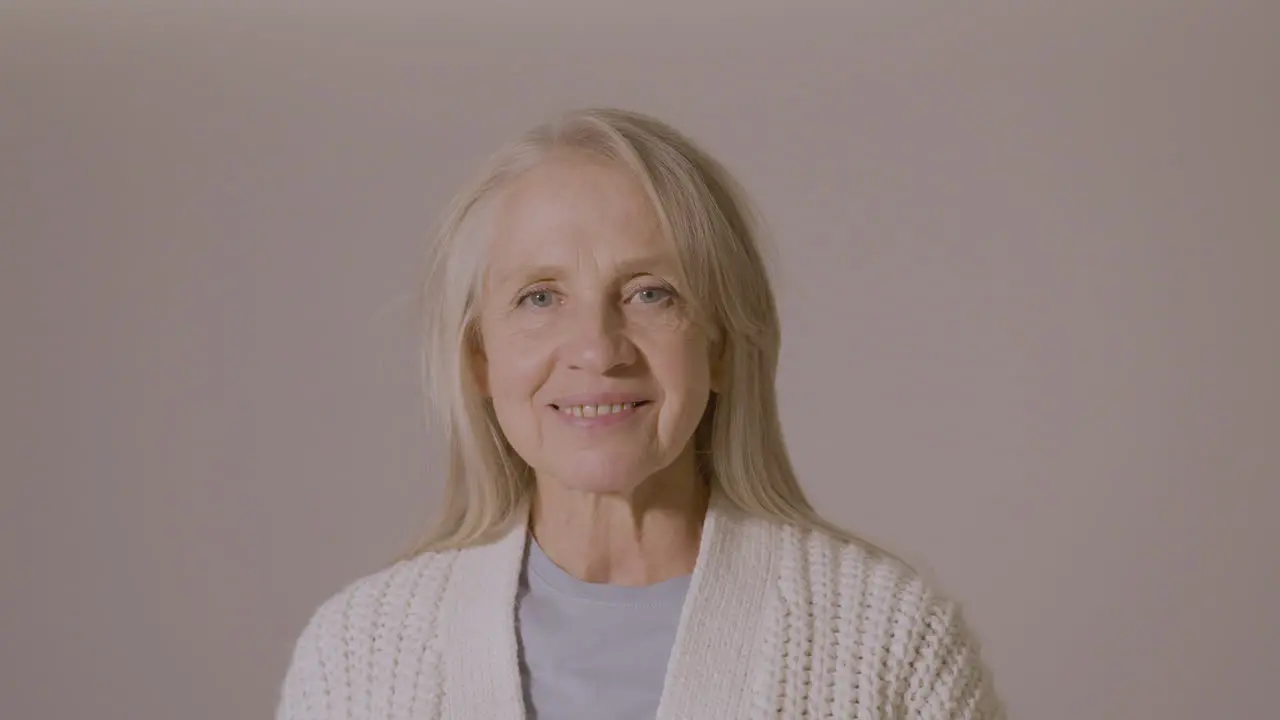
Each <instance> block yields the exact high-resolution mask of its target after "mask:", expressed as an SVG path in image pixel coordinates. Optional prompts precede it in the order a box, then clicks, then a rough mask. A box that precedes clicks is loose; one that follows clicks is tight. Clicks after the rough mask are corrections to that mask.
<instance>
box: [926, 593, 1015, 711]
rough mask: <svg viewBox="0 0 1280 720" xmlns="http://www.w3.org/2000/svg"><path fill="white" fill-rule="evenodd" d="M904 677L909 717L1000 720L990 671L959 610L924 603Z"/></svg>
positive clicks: (938, 603) (941, 601)
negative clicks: (913, 655) (911, 659)
mask: <svg viewBox="0 0 1280 720" xmlns="http://www.w3.org/2000/svg"><path fill="white" fill-rule="evenodd" d="M926 607H927V608H928V610H927V611H926V613H925V616H924V617H923V618H922V622H923V623H924V625H923V628H922V632H921V633H920V636H919V644H918V646H917V648H916V661H915V662H914V663H912V664H911V670H910V673H911V676H910V677H909V678H908V679H907V683H906V684H907V695H908V697H907V702H906V706H907V709H908V717H911V718H919V719H921V720H1005V718H1006V715H1005V710H1004V707H1003V703H1002V702H1001V700H1000V698H999V697H998V695H997V694H996V688H995V683H994V679H993V677H992V672H991V669H990V668H989V667H988V666H987V664H986V662H985V661H984V659H983V657H982V655H981V652H980V650H979V647H978V642H977V640H976V639H975V638H974V636H973V634H972V632H971V631H970V629H969V627H968V624H967V623H966V621H965V619H964V617H963V614H962V612H961V610H960V606H959V605H958V604H957V603H956V602H954V601H951V600H948V599H944V598H935V599H934V600H933V602H931V603H928V604H927V605H926Z"/></svg>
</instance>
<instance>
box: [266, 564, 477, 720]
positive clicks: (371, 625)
mask: <svg viewBox="0 0 1280 720" xmlns="http://www.w3.org/2000/svg"><path fill="white" fill-rule="evenodd" d="M457 554H458V551H450V552H444V553H424V554H422V555H419V556H417V557H414V558H411V559H407V560H402V561H399V562H397V563H396V564H394V565H392V566H390V567H387V568H385V569H382V570H380V571H377V572H374V573H370V574H368V575H366V576H364V577H361V578H359V579H357V580H355V581H353V582H350V583H349V584H347V585H346V586H345V587H343V588H341V589H340V590H338V591H337V592H335V593H333V594H332V595H331V596H329V597H328V598H327V599H325V600H324V601H323V602H321V603H320V604H319V605H318V606H317V607H316V609H315V610H314V611H313V612H312V613H311V615H310V617H309V618H308V619H307V621H306V623H305V625H304V626H303V628H302V631H301V633H300V634H299V635H298V638H297V640H296V641H295V643H294V646H293V650H292V654H291V656H290V659H289V666H288V669H287V672H286V675H285V679H284V682H283V684H282V686H281V689H280V697H279V704H278V708H277V717H278V718H289V719H293V718H308V719H311V718H330V717H333V718H348V717H353V716H356V715H359V716H362V717H363V716H365V713H363V712H361V713H357V712H356V708H357V706H359V705H360V703H361V700H362V699H364V700H365V702H366V703H367V702H376V701H375V700H373V698H375V697H377V696H378V695H380V694H379V693H377V692H375V690H376V688H375V687H374V685H375V684H376V683H379V682H384V683H385V682H386V681H388V680H390V679H391V678H389V677H385V676H386V674H387V673H388V672H391V668H395V667H399V668H400V669H401V670H402V671H408V672H414V670H413V668H412V667H408V666H411V665H415V664H420V663H423V662H425V661H426V660H427V658H426V656H427V655H428V653H429V650H430V649H431V646H432V644H433V642H432V641H433V635H434V628H435V626H436V622H435V620H436V618H437V616H438V614H439V605H440V602H441V598H442V597H443V594H444V588H445V584H446V583H447V581H448V577H449V573H450V570H451V568H452V566H453V564H454V561H455V559H456V557H457ZM384 666H385V667H384ZM373 716H375V717H376V716H379V715H378V713H376V712H375V713H374V715H373ZM381 716H383V717H385V716H386V714H382V715H381Z"/></svg>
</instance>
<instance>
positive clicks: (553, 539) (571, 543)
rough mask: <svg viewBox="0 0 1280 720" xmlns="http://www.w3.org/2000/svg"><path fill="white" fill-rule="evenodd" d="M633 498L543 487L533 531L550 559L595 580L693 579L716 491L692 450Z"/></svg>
mask: <svg viewBox="0 0 1280 720" xmlns="http://www.w3.org/2000/svg"><path fill="white" fill-rule="evenodd" d="M685 455H687V456H688V457H685V456H684V455H682V456H681V458H680V459H679V460H677V461H676V462H675V463H673V464H672V466H671V467H669V468H667V469H665V470H663V471H662V472H660V473H658V474H656V475H654V476H652V477H650V478H649V479H647V480H646V481H645V482H643V483H641V485H640V486H639V487H637V488H636V489H635V490H633V491H631V492H629V493H626V494H601V493H588V492H581V491H576V490H572V489H569V488H565V487H564V486H562V485H558V484H556V483H555V482H553V481H547V482H538V483H537V490H536V492H535V494H534V500H533V508H532V515H531V522H532V531H533V535H534V537H535V538H537V541H538V545H539V546H540V547H541V548H542V550H543V552H545V553H546V554H547V557H549V558H550V559H551V561H552V562H554V563H555V564H556V565H558V566H560V567H561V568H562V569H564V570H565V572H568V573H569V574H570V575H573V576H574V577H576V578H578V579H579V580H583V581H585V582H593V583H607V584H610V585H629V586H641V585H652V584H654V583H658V582H662V581H663V580H669V579H671V578H674V577H680V576H682V575H688V574H689V573H691V572H693V568H694V565H695V563H696V562H697V558H698V546H699V543H700V542H701V538H702V522H703V519H704V517H705V516H706V511H707V503H708V501H709V496H710V492H709V489H708V487H707V484H706V482H705V481H704V480H702V479H701V478H700V477H699V475H698V473H697V470H696V468H695V465H694V459H693V454H692V453H685Z"/></svg>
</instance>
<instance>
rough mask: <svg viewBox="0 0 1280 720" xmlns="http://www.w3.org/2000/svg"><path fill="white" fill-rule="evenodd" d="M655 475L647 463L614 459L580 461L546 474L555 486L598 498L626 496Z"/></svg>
mask: <svg viewBox="0 0 1280 720" xmlns="http://www.w3.org/2000/svg"><path fill="white" fill-rule="evenodd" d="M654 472H655V468H651V467H649V466H648V464H647V463H637V462H635V461H634V460H632V461H628V459H626V458H618V457H616V456H615V457H608V456H606V457H594V458H583V459H582V460H580V461H578V462H576V463H574V464H573V465H572V466H568V467H562V468H556V469H555V470H552V471H550V472H548V473H546V475H547V476H549V478H548V479H549V480H550V481H551V482H554V483H555V484H556V485H559V486H560V487H562V488H564V489H566V490H575V491H577V492H585V493H598V494H602V495H626V494H629V493H631V492H632V491H634V490H635V489H636V488H637V487H639V486H640V485H642V484H643V483H644V482H645V481H646V480H648V479H649V478H650V477H651V476H652V475H653V474H654Z"/></svg>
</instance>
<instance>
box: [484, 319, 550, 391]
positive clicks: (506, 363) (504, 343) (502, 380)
mask: <svg viewBox="0 0 1280 720" xmlns="http://www.w3.org/2000/svg"><path fill="white" fill-rule="evenodd" d="M485 347H486V349H487V352H486V360H487V362H486V364H487V367H488V381H489V390H490V392H491V393H492V395H493V397H494V401H495V402H500V403H514V402H520V401H527V400H528V399H529V397H530V396H531V395H532V394H533V393H534V392H535V391H536V390H537V388H538V387H539V386H540V385H541V383H542V381H543V379H544V378H545V377H546V368H547V352H546V351H545V349H544V348H542V347H541V346H540V345H539V344H538V343H537V342H536V341H535V340H534V339H533V338H531V337H528V336H526V335H522V334H518V333H505V334H503V333H495V334H494V335H493V336H491V337H486V344H485Z"/></svg>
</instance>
